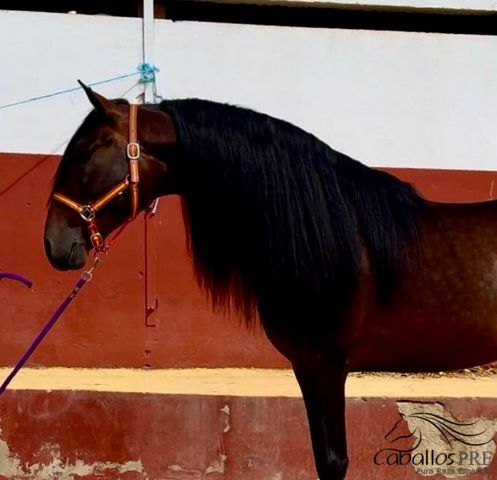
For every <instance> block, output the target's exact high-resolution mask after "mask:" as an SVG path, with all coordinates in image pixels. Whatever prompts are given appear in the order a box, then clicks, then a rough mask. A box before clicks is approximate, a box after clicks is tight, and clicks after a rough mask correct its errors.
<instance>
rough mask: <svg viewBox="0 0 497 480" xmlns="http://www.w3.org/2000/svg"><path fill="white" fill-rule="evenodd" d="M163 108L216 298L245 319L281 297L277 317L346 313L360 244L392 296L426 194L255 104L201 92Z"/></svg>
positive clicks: (385, 295) (200, 259) (201, 266)
mask: <svg viewBox="0 0 497 480" xmlns="http://www.w3.org/2000/svg"><path fill="white" fill-rule="evenodd" d="M161 108H163V109H164V110H166V111H168V112H169V113H170V114H171V115H172V117H173V119H174V121H175V125H176V129H177V135H178V141H179V144H180V149H181V151H182V155H183V157H182V161H184V162H186V165H187V167H186V168H187V177H186V178H188V184H187V188H186V192H184V208H185V215H186V221H185V222H186V226H187V229H188V230H189V238H190V247H191V251H192V254H193V260H194V265H195V267H196V272H197V275H198V278H199V280H200V282H201V284H202V285H203V287H204V288H205V289H206V291H207V292H208V293H209V296H210V298H211V300H212V302H213V304H214V305H215V306H217V307H235V308H238V309H240V310H242V311H243V312H244V313H245V314H246V317H247V318H251V316H252V314H253V313H254V310H255V309H256V308H259V310H261V309H262V310H263V311H262V312H261V313H262V314H263V315H264V309H265V306H267V305H269V304H273V306H274V305H276V304H280V305H283V304H285V305H286V307H281V308H282V309H281V308H280V310H281V311H280V315H287V316H288V315H307V316H316V315H317V316H322V315H326V316H327V317H329V316H330V314H331V315H333V314H334V315H343V314H344V313H345V312H346V311H347V309H348V308H349V306H350V304H351V302H352V300H353V298H354V294H355V292H356V288H357V284H358V274H359V271H360V270H361V268H363V265H364V263H363V262H364V258H363V255H362V252H363V250H364V249H363V248H361V242H362V244H363V245H364V246H365V247H366V250H367V253H368V260H369V263H370V265H371V269H372V271H373V274H374V276H375V281H376V285H377V293H378V299H379V301H380V302H386V301H388V299H389V298H390V297H391V295H392V293H393V292H394V291H395V288H396V286H397V285H398V284H399V282H400V280H401V277H402V275H403V273H405V272H406V271H407V270H408V269H409V265H410V259H412V258H415V257H416V255H415V252H413V249H415V247H416V245H417V242H418V229H417V215H418V212H419V211H420V209H421V208H422V207H423V206H424V204H425V202H424V200H423V199H422V198H421V197H420V196H419V195H418V194H417V193H416V191H415V190H414V189H413V188H412V187H411V186H410V185H408V184H406V183H403V182H401V181H400V180H398V179H396V178H395V177H393V176H391V175H389V174H387V173H385V172H381V171H377V170H373V169H370V168H368V167H366V166H364V165H362V164H360V163H359V162H357V161H355V160H352V159H351V158H349V157H347V156H345V155H343V154H341V153H338V152H336V151H334V150H332V149H331V148H330V147H328V146H327V145H325V144H324V143H323V142H321V141H320V140H318V139H317V138H316V137H314V136H313V135H311V134H309V133H306V132H304V131H303V130H301V129H299V128H297V127H295V126H293V125H291V124H289V123H287V122H284V121H282V120H277V119H275V118H272V117H269V116H267V115H263V114H260V113H256V112H254V111H251V110H246V109H243V108H239V107H234V106H229V105H223V104H218V103H214V102H208V101H203V100H196V99H192V100H176V101H165V102H163V103H162V104H161ZM303 303H305V304H306V307H305V308H303V307H302V308H301V307H299V306H300V305H302V304H303ZM273 310H274V308H273ZM311 310H312V312H311ZM324 320H328V318H326V319H323V318H319V319H316V321H320V322H322V321H324Z"/></svg>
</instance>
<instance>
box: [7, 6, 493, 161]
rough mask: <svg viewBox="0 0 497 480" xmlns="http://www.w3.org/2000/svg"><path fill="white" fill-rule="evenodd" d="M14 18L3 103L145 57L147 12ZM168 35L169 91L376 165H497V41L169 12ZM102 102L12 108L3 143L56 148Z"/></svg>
mask: <svg viewBox="0 0 497 480" xmlns="http://www.w3.org/2000/svg"><path fill="white" fill-rule="evenodd" d="M0 26H1V28H0V45H1V47H0V65H2V70H3V73H2V74H1V75H0V104H4V103H8V102H11V101H15V100H17V99H22V98H26V97H30V96H35V95H40V94H43V93H47V92H51V91H56V90H58V89H63V88H68V87H71V86H73V85H75V81H76V79H77V78H81V79H83V80H85V81H87V82H90V81H94V80H100V79H104V78H108V77H111V76H114V75H117V74H120V73H127V72H130V71H133V70H134V69H135V68H136V65H137V64H138V63H139V62H140V59H141V21H140V20H139V19H123V18H110V17H89V16H72V15H55V14H39V13H36V14H35V13H12V12H2V11H0ZM155 38H156V45H155V55H156V58H155V63H156V64H157V66H158V67H159V68H160V69H161V72H160V73H159V75H158V81H159V83H158V87H159V92H160V93H162V94H163V95H164V96H165V97H189V96H190V97H204V98H210V99H213V100H218V101H224V102H230V103H235V104H240V105H246V106H249V107H252V108H256V109H258V110H260V111H264V112H267V113H270V114H272V115H275V116H278V117H281V118H285V119H287V120H290V121H292V122H293V123H296V124H298V125H300V126H302V127H303V128H305V129H307V130H308V131H311V132H313V133H315V134H316V135H317V136H319V137H320V138H322V139H323V140H325V141H326V142H327V143H329V144H330V145H331V146H333V147H334V148H337V149H339V150H341V151H343V152H345V153H348V154H350V155H352V156H354V157H356V158H357V159H359V160H361V161H363V162H365V163H367V164H369V165H376V166H403V167H427V168H461V169H486V170H497V37H484V36H466V35H440V34H423V33H399V32H372V31H352V30H331V29H305V28H287V27H262V26H241V25H223V24H202V23H190V22H178V23H173V22H170V21H166V20H160V21H156V34H155ZM134 81H135V80H134V79H127V80H122V81H119V82H116V83H111V84H108V85H105V86H102V87H100V88H98V90H99V91H101V92H102V93H104V94H106V95H108V96H111V97H112V96H118V95H120V94H122V93H123V92H124V91H125V90H126V89H127V88H129V87H130V86H131V85H132V84H133V83H134ZM132 93H134V94H136V93H138V90H137V89H135V90H134V91H133V92H132ZM88 109H89V106H88V104H87V102H86V100H85V97H84V95H83V94H82V93H73V94H69V95H64V96H62V97H58V98H54V99H49V100H44V101H40V102H36V103H31V104H27V105H23V106H20V107H14V108H11V109H7V110H2V111H0V151H3V152H5V151H14V152H36V153H45V152H50V151H52V150H53V148H55V147H56V146H57V145H58V144H60V143H61V142H62V141H63V140H64V139H65V138H67V137H69V136H70V134H71V133H72V132H73V131H74V129H75V128H76V126H77V125H78V123H79V122H80V120H81V119H82V117H83V115H84V114H85V112H87V111H88Z"/></svg>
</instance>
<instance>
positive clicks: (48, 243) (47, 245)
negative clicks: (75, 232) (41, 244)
mask: <svg viewBox="0 0 497 480" xmlns="http://www.w3.org/2000/svg"><path fill="white" fill-rule="evenodd" d="M45 253H46V254H47V256H48V257H49V258H52V242H51V241H50V240H49V239H48V238H45Z"/></svg>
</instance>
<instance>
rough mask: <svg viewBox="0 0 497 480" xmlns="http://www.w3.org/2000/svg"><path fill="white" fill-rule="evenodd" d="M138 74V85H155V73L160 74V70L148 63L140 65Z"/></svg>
mask: <svg viewBox="0 0 497 480" xmlns="http://www.w3.org/2000/svg"><path fill="white" fill-rule="evenodd" d="M138 72H139V73H140V75H141V77H140V80H138V81H139V83H155V72H160V70H159V69H158V68H157V67H156V66H155V65H152V64H150V63H140V65H138Z"/></svg>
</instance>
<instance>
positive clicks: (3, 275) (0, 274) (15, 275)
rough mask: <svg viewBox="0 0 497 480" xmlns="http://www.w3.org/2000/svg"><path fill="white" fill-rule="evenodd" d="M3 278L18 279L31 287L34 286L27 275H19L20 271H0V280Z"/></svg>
mask: <svg viewBox="0 0 497 480" xmlns="http://www.w3.org/2000/svg"><path fill="white" fill-rule="evenodd" d="M2 278H8V279H9V280H17V281H18V282H21V283H24V285H26V287H28V288H31V287H32V286H33V282H32V281H31V280H28V279H27V278H26V277H23V276H22V275H19V274H18V273H10V272H0V280H1V279H2Z"/></svg>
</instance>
